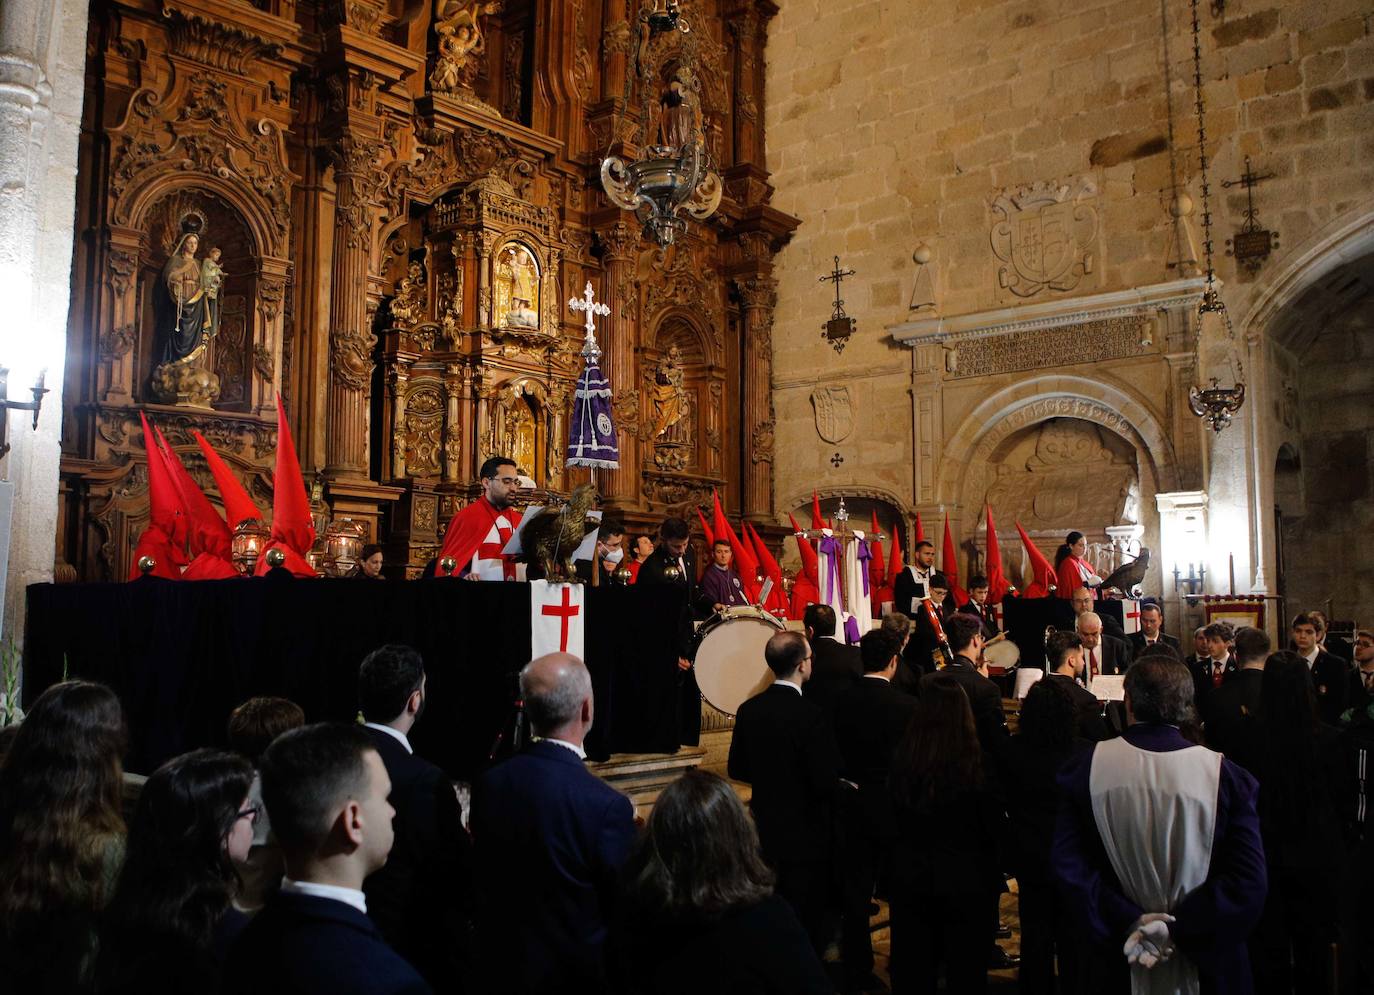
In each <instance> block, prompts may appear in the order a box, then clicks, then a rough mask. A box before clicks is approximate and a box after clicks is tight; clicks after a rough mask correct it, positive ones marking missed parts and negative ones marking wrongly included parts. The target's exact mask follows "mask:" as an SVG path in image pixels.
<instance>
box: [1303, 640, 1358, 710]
mask: <svg viewBox="0 0 1374 995" xmlns="http://www.w3.org/2000/svg"><path fill="white" fill-rule="evenodd" d="M1311 674H1312V684H1313V686H1314V687H1316V689H1317V711H1318V712H1319V713H1320V714H1321V717H1322V721H1323V722H1325V723H1326V724H1327V725H1333V726H1334V725H1339V724H1340V721H1341V713H1342V712H1344V711H1345V709H1346V702H1347V700H1348V699H1349V696H1350V664H1348V663H1346V662H1345V661H1344V660H1342V659H1341V658H1340V657H1338V656H1336V655H1334V654H1332V653H1328V652H1326V650H1321V651H1320V652H1318V653H1317V659H1316V660H1315V661H1313V663H1312V667H1311Z"/></svg>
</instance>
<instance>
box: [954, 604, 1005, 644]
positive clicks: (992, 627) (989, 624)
mask: <svg viewBox="0 0 1374 995" xmlns="http://www.w3.org/2000/svg"><path fill="white" fill-rule="evenodd" d="M959 611H960V612H961V613H962V614H964V615H972V616H973V617H974V618H977V619H979V620H980V621H981V622H982V623H983V638H984V639H991V638H992V637H993V636H995V635H997V614H996V612H994V611H993V607H992V605H988V604H985V605H983V606H982V607H981V608H980V607H978V603H977V602H976V601H973V600H972V599H970V600H968V601H965V602H964V603H963V604H962V605H960V606H959Z"/></svg>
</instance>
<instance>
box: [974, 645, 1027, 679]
mask: <svg viewBox="0 0 1374 995" xmlns="http://www.w3.org/2000/svg"><path fill="white" fill-rule="evenodd" d="M983 659H984V660H985V661H986V662H987V665H988V671H989V672H991V671H994V670H995V671H997V672H998V673H999V674H1009V673H1011V672H1012V670H1014V669H1015V668H1016V665H1017V663H1018V662H1020V660H1021V647H1019V646H1017V645H1016V644H1015V643H1014V642H1012V641H1011V640H1010V639H999V640H998V641H997V642H995V643H993V644H992V645H990V646H984V647H983Z"/></svg>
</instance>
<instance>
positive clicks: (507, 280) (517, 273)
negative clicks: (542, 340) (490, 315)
mask: <svg viewBox="0 0 1374 995" xmlns="http://www.w3.org/2000/svg"><path fill="white" fill-rule="evenodd" d="M494 318H495V321H494V324H495V326H496V327H497V328H538V327H539V270H538V268H537V267H536V266H535V264H534V259H533V257H532V256H531V255H530V252H529V250H528V249H526V248H525V247H524V246H523V245H508V246H506V247H505V248H504V249H503V250H502V251H501V256H500V262H499V263H498V264H497V266H496V314H495V315H494Z"/></svg>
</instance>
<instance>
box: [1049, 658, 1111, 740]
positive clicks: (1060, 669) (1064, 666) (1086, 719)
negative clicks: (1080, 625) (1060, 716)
mask: <svg viewBox="0 0 1374 995" xmlns="http://www.w3.org/2000/svg"><path fill="white" fill-rule="evenodd" d="M1045 663H1046V665H1047V669H1046V672H1045V679H1046V680H1054V681H1056V682H1057V683H1058V684H1059V685H1060V686H1061V687H1063V688H1064V690H1065V691H1067V692H1068V694H1069V698H1070V699H1071V700H1072V701H1073V710H1074V715H1075V717H1076V719H1077V726H1076V728H1077V732H1078V735H1079V736H1081V737H1082V738H1083V739H1086V740H1088V741H1090V742H1093V743H1100V742H1102V740H1104V739H1107V738H1108V737H1109V736H1111V730H1110V729H1109V728H1108V726H1107V720H1106V719H1104V718H1103V717H1102V703H1101V702H1099V701H1098V700H1097V696H1096V695H1095V694H1093V693H1092V692H1091V691H1089V690H1088V689H1087V688H1086V687H1084V686H1083V684H1082V681H1083V675H1084V673H1085V672H1086V671H1087V663H1086V662H1085V661H1084V657H1083V640H1082V639H1080V638H1078V633H1076V632H1055V633H1053V634H1052V635H1051V636H1050V638H1049V640H1048V641H1047V642H1046V643H1045Z"/></svg>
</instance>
